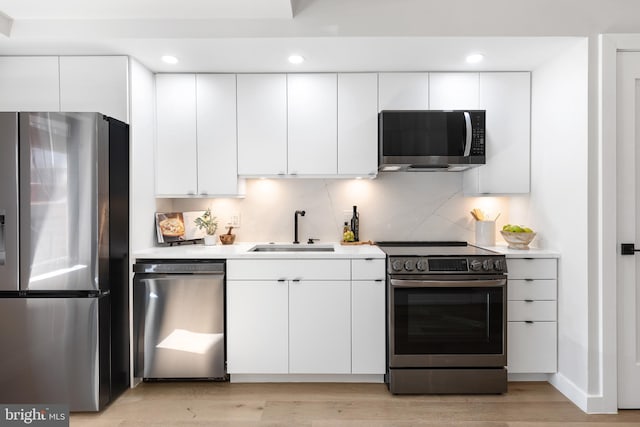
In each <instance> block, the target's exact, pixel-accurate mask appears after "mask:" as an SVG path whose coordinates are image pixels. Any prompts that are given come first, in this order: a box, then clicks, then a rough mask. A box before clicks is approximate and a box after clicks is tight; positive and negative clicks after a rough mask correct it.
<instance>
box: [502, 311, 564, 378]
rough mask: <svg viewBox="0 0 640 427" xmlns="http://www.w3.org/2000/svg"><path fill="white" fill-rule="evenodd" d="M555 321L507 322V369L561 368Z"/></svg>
mask: <svg viewBox="0 0 640 427" xmlns="http://www.w3.org/2000/svg"><path fill="white" fill-rule="evenodd" d="M557 334H558V332H557V324H556V322H536V323H524V322H508V324H507V371H508V372H509V373H513V374H517V373H550V372H556V370H557V369H558V362H557V360H558V358H557V353H558V341H557Z"/></svg>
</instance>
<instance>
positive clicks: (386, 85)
mask: <svg viewBox="0 0 640 427" xmlns="http://www.w3.org/2000/svg"><path fill="white" fill-rule="evenodd" d="M378 78H379V82H378V84H379V91H378V109H379V110H380V111H382V110H426V109H428V108H430V107H429V73H380V74H379V75H378Z"/></svg>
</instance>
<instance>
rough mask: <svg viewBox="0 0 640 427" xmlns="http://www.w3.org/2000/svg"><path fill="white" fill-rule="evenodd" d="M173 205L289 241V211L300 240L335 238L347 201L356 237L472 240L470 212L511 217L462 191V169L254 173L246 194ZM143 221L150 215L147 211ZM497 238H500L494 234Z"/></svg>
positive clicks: (241, 233)
mask: <svg viewBox="0 0 640 427" xmlns="http://www.w3.org/2000/svg"><path fill="white" fill-rule="evenodd" d="M172 202H173V204H172V208H173V209H175V210H177V211H189V210H201V209H205V208H206V207H209V206H210V207H211V208H212V210H213V213H214V215H216V216H218V218H219V219H220V222H219V227H220V228H219V232H224V230H223V228H224V225H225V224H226V222H228V220H229V218H230V217H231V215H232V214H233V213H235V212H238V213H240V215H241V228H240V229H239V230H237V231H234V233H237V240H238V241H252V242H255V241H266V242H271V241H277V242H291V241H293V216H294V212H295V211H296V210H298V209H303V210H305V211H306V216H304V217H303V218H300V220H299V224H300V225H299V239H300V241H306V240H307V239H308V238H309V237H313V238H319V239H321V241H324V242H336V241H339V240H340V238H341V235H342V226H343V222H344V219H343V218H344V214H343V211H345V210H346V211H347V217H350V215H351V210H352V207H353V205H357V206H358V211H359V213H360V240H454V239H456V240H464V241H469V242H473V241H474V240H475V232H474V230H475V229H474V221H473V219H472V217H471V215H470V214H469V211H470V210H471V209H473V208H474V207H478V208H481V209H483V210H485V211H487V212H488V213H490V214H492V215H497V214H498V213H501V216H500V219H499V221H498V223H499V224H500V225H501V224H503V223H504V221H505V219H506V218H508V217H509V212H508V208H509V204H508V200H507V198H504V197H501V198H499V197H481V198H473V197H464V196H463V195H462V175H461V174H460V173H446V172H445V173H443V172H435V173H429V172H425V173H420V172H408V173H385V174H380V175H379V177H378V178H377V179H374V180H369V179H362V180H355V179H348V180H338V179H333V180H329V179H327V180H323V179H281V180H277V179H266V180H261V179H255V180H247V193H246V198H244V199H173V201H172ZM147 220H148V221H151V220H152V217H148V218H147ZM498 240H499V241H500V242H502V240H501V238H498Z"/></svg>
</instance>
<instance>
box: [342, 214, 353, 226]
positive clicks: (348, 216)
mask: <svg viewBox="0 0 640 427" xmlns="http://www.w3.org/2000/svg"><path fill="white" fill-rule="evenodd" d="M352 216H353V211H342V224H344V223H345V222H346V223H347V224H350V223H351V217H352ZM342 224H340V225H342Z"/></svg>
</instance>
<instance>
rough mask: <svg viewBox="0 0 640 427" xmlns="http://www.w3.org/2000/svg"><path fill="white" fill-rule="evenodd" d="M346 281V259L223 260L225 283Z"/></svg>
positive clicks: (347, 275) (348, 265)
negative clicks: (224, 261) (295, 280)
mask: <svg viewBox="0 0 640 427" xmlns="http://www.w3.org/2000/svg"><path fill="white" fill-rule="evenodd" d="M280 279H285V280H293V279H300V280H350V279H351V262H350V260H348V259H335V260H328V259H300V260H278V259H247V260H234V259H231V260H228V261H227V280H280Z"/></svg>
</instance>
